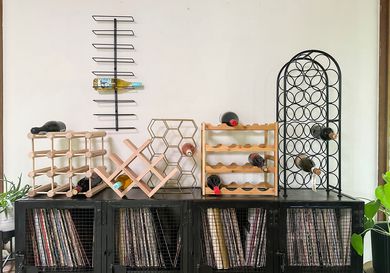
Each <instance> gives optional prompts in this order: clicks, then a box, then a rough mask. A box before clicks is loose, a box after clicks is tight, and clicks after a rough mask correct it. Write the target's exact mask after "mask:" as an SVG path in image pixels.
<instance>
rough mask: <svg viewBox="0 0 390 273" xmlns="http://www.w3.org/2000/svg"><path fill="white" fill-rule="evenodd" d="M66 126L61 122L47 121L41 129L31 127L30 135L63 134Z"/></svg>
mask: <svg viewBox="0 0 390 273" xmlns="http://www.w3.org/2000/svg"><path fill="white" fill-rule="evenodd" d="M65 130H66V125H65V123H63V122H62V121H48V122H46V123H45V124H44V125H43V126H41V127H33V128H31V130H30V132H31V133H32V134H44V133H47V132H65Z"/></svg>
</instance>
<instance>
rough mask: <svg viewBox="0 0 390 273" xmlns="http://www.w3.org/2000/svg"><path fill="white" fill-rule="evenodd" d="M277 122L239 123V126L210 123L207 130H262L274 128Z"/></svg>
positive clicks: (206, 127) (207, 124) (206, 125)
mask: <svg viewBox="0 0 390 273" xmlns="http://www.w3.org/2000/svg"><path fill="white" fill-rule="evenodd" d="M275 126H276V123H269V124H258V123H254V124H238V125H237V126H234V127H233V126H229V125H227V124H218V125H213V124H210V123H206V124H205V130H209V131H214V130H215V131H261V130H274V129H275Z"/></svg>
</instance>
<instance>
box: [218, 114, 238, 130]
mask: <svg viewBox="0 0 390 273" xmlns="http://www.w3.org/2000/svg"><path fill="white" fill-rule="evenodd" d="M238 122H239V119H238V116H237V114H236V113H233V112H226V113H224V114H222V116H221V123H225V124H227V125H228V126H232V127H234V126H237V125H238Z"/></svg>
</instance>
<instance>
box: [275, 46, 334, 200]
mask: <svg viewBox="0 0 390 273" xmlns="http://www.w3.org/2000/svg"><path fill="white" fill-rule="evenodd" d="M276 115H277V121H278V123H279V186H280V187H281V188H282V189H283V195H284V196H285V197H286V196H287V189H289V188H301V189H308V188H311V187H312V185H311V184H312V183H311V178H312V174H311V173H305V172H303V171H302V170H300V169H299V168H298V167H297V166H295V164H294V160H295V158H296V157H297V156H298V155H299V154H306V155H307V156H308V157H309V158H310V159H312V160H313V161H314V163H315V164H316V167H318V168H320V169H321V174H320V175H319V177H317V179H318V180H319V181H318V182H317V188H318V189H326V190H327V191H328V192H329V191H334V192H336V193H337V194H338V195H339V196H340V195H341V160H340V159H341V71H340V67H339V64H338V63H337V61H336V60H335V59H334V58H333V57H332V56H331V55H329V54H328V53H326V52H323V51H320V50H306V51H302V52H300V53H298V54H297V55H295V56H294V57H293V58H292V59H291V60H290V61H289V62H287V63H286V64H285V65H284V66H283V67H282V69H281V70H280V72H279V74H278V78H277V108H276ZM315 124H318V125H320V126H324V127H330V128H332V129H333V131H334V132H335V133H337V135H338V138H337V139H336V140H330V141H324V140H321V139H317V138H314V137H313V136H312V135H311V132H310V129H311V128H312V126H313V125H315Z"/></svg>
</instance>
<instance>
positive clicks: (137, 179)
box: [95, 139, 179, 198]
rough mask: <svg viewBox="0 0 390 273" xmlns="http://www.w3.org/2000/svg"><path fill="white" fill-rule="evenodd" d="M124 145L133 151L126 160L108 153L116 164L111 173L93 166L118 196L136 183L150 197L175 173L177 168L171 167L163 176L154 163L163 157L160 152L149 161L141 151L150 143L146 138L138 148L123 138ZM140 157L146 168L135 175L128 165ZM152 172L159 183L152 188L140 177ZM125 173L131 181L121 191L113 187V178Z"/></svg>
mask: <svg viewBox="0 0 390 273" xmlns="http://www.w3.org/2000/svg"><path fill="white" fill-rule="evenodd" d="M123 142H124V143H125V145H126V146H127V147H128V148H130V150H131V151H132V152H133V153H132V154H131V155H130V156H129V157H128V158H127V159H126V161H123V160H122V159H121V158H120V157H119V156H118V155H116V154H114V153H112V154H110V155H109V158H110V159H111V160H112V161H113V162H114V163H115V165H117V168H116V169H115V170H114V172H112V173H111V174H109V173H107V172H106V169H105V167H104V166H100V167H97V168H95V172H96V173H97V174H98V175H99V176H100V177H101V178H102V179H103V181H104V182H106V183H107V185H109V186H110V187H111V188H112V189H113V190H114V192H115V193H116V194H117V195H118V196H119V197H120V198H123V196H125V195H126V194H127V193H128V192H129V191H130V190H131V189H132V188H133V187H134V186H135V185H138V187H139V188H140V189H141V190H142V191H143V192H144V193H145V194H146V195H147V196H148V197H149V198H150V197H152V196H153V195H154V194H155V193H156V192H157V191H158V190H159V189H160V188H161V187H162V186H164V185H165V183H167V182H168V180H169V179H170V178H171V177H172V176H174V175H175V174H176V172H178V171H179V170H178V169H177V168H175V169H173V170H172V171H171V172H170V173H168V175H166V176H164V174H163V173H162V172H160V171H159V170H158V169H157V168H156V165H157V164H158V163H159V162H160V161H161V160H163V159H164V154H161V155H160V156H159V157H158V158H157V159H156V160H154V161H153V162H151V161H150V160H149V159H148V158H147V157H146V156H145V155H144V154H143V153H142V152H143V150H145V149H146V148H147V147H148V146H149V145H150V143H151V140H150V139H149V140H147V141H145V142H144V144H142V145H141V146H140V147H139V148H137V147H136V146H135V145H134V144H133V143H132V142H131V141H130V140H129V139H125V140H124V141H123ZM137 158H139V159H141V160H142V161H143V163H145V165H146V166H147V168H146V170H145V171H144V172H143V173H141V174H140V175H137V174H136V173H135V172H134V171H133V170H132V169H131V168H130V167H129V165H130V164H131V162H133V161H134V160H135V159H137ZM149 172H150V173H152V174H153V175H155V176H156V177H157V179H158V180H159V183H158V184H157V185H155V187H154V188H150V187H149V186H148V184H147V183H146V182H144V181H143V180H142V179H143V178H144V177H145V176H146V175H147V174H148V173H149ZM121 173H125V174H126V175H127V176H128V177H130V178H131V179H132V180H133V183H131V184H130V185H129V186H127V188H126V189H124V190H123V191H121V190H119V189H115V188H114V183H115V182H114V179H115V177H117V176H118V175H119V174H121Z"/></svg>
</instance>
